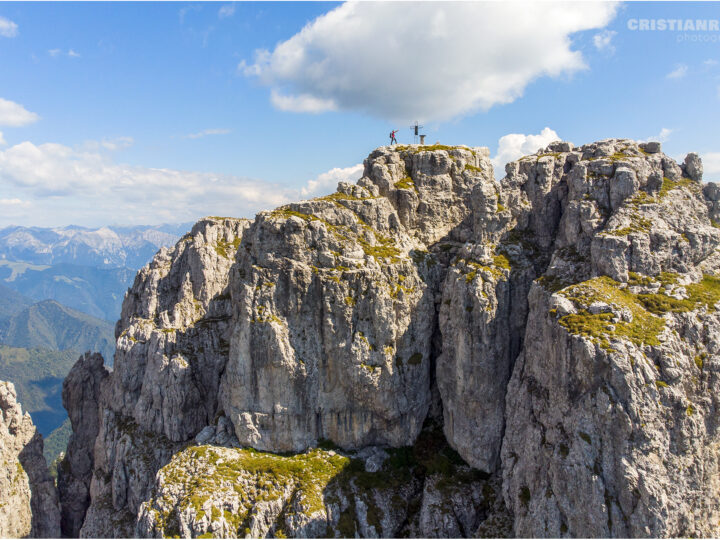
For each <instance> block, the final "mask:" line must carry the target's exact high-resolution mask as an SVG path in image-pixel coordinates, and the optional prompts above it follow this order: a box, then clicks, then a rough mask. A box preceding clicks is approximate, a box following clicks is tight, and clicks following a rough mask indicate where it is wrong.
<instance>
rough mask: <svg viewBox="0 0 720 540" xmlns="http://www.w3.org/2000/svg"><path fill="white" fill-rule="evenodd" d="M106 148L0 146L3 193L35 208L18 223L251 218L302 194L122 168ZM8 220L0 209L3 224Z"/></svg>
mask: <svg viewBox="0 0 720 540" xmlns="http://www.w3.org/2000/svg"><path fill="white" fill-rule="evenodd" d="M100 146H101V147H102V148H104V146H103V145H102V144H101V145H100ZM102 148H101V149H99V150H88V149H87V147H86V146H83V147H81V148H71V147H68V146H64V145H61V144H55V143H47V144H40V145H35V144H33V143H31V142H23V143H20V144H17V145H14V146H11V147H9V148H6V149H0V193H2V194H3V195H4V197H6V198H8V200H12V199H15V198H17V199H19V200H29V201H31V202H32V205H33V208H32V212H30V211H27V212H26V213H25V214H24V215H19V214H18V215H15V217H14V218H13V221H14V222H18V221H24V222H27V223H35V224H37V225H43V224H46V225H52V224H59V223H61V222H65V223H68V222H71V221H72V222H82V223H81V224H103V223H111V222H117V223H129V224H132V223H158V222H163V221H165V222H178V221H189V220H193V219H197V218H198V217H200V216H203V215H228V216H248V217H252V216H253V215H254V214H255V213H256V212H257V211H259V210H262V209H271V208H274V207H276V206H278V205H280V204H284V203H286V202H289V201H290V200H293V199H296V198H297V196H298V191H299V190H297V189H295V190H293V189H290V188H287V187H283V186H279V185H276V184H271V183H268V182H263V181H260V180H253V179H249V178H243V177H238V176H230V175H219V174H212V173H205V172H193V171H179V170H172V169H160V168H148V167H138V166H132V165H125V164H120V163H116V162H114V161H113V160H112V158H111V156H110V155H109V154H108V153H107V152H104V151H103V150H102ZM8 219H9V218H8V217H7V216H5V215H4V214H2V213H1V212H0V221H6V222H7V221H8Z"/></svg>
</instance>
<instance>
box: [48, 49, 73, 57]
mask: <svg viewBox="0 0 720 540" xmlns="http://www.w3.org/2000/svg"><path fill="white" fill-rule="evenodd" d="M48 54H49V55H50V56H52V57H53V58H57V57H58V56H68V57H69V58H80V53H79V52H77V51H75V50H73V49H68V52H66V53H65V52H63V50H62V49H49V50H48Z"/></svg>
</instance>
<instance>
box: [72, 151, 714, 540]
mask: <svg viewBox="0 0 720 540" xmlns="http://www.w3.org/2000/svg"><path fill="white" fill-rule="evenodd" d="M701 177H702V164H701V162H700V160H699V158H698V157H697V156H696V155H694V154H690V155H688V157H687V158H686V159H685V161H684V163H683V164H682V165H680V164H678V163H676V162H675V161H674V160H673V159H671V158H670V157H668V156H665V155H664V154H663V153H662V152H661V148H660V145H659V143H643V144H637V143H635V142H634V141H630V140H625V139H608V140H604V141H599V142H596V143H592V144H587V145H584V146H579V147H576V146H574V145H572V144H571V143H567V142H556V143H552V144H551V145H549V146H548V147H547V148H544V149H542V150H539V151H538V152H537V153H535V154H533V155H530V156H525V157H523V158H521V159H519V160H517V161H515V162H512V163H509V164H508V165H507V166H506V176H505V178H503V179H502V180H501V181H499V182H498V181H496V180H495V179H494V175H493V172H492V167H491V165H490V161H489V154H488V151H487V149H483V148H468V147H445V146H442V145H435V146H432V147H417V146H407V147H400V146H393V147H384V148H380V149H378V150H376V151H374V152H372V153H371V154H370V156H369V157H368V158H367V160H366V161H365V168H364V174H363V177H362V178H361V179H360V180H359V181H358V182H357V184H350V183H345V182H342V183H340V184H339V185H338V190H337V191H336V192H335V193H333V194H331V195H328V196H325V197H319V198H316V199H313V200H310V201H302V202H299V203H293V204H289V205H286V206H283V207H281V208H278V209H276V210H274V211H271V212H261V213H260V214H259V215H258V216H257V217H256V218H255V220H254V221H252V222H250V221H247V220H233V219H229V218H207V219H205V220H203V221H201V222H199V223H198V224H197V225H196V226H195V227H194V228H193V230H192V231H191V232H190V233H189V234H188V235H186V237H184V238H183V239H181V240H180V241H179V242H178V244H177V245H176V246H175V247H174V248H173V249H170V250H166V249H163V250H161V251H160V252H159V253H158V254H157V255H156V257H155V258H154V259H153V261H152V262H151V263H150V264H149V265H148V266H147V267H145V268H143V269H142V270H141V271H140V272H139V274H138V276H137V278H136V281H135V283H134V285H133V287H132V288H131V289H130V290H129V291H128V294H127V296H126V299H125V302H124V305H123V312H122V318H121V320H120V321H119V322H118V325H117V331H116V334H117V344H118V347H117V351H118V352H117V354H116V358H115V366H116V367H115V370H114V371H113V372H112V373H111V374H109V375H108V376H104V375H103V374H102V372H101V371H99V370H98V369H90V368H89V367H87V366H85V367H82V366H80V365H79V366H77V369H74V370H73V373H74V374H75V375H73V374H72V373H71V375H73V377H71V378H70V379H69V380H70V382H68V383H67V384H68V396H69V402H70V403H71V405H70V407H69V410H70V411H71V418H72V417H73V416H75V417H77V418H79V420H78V421H77V422H76V421H75V420H73V428H74V430H75V432H76V434H78V433H83V432H84V433H87V435H85V436H79V437H78V438H77V439H74V441H75V442H74V443H73V444H72V445H71V446H72V452H69V456H68V459H67V460H66V463H73V462H75V461H77V462H78V465H77V466H76V469H77V470H78V471H80V470H82V472H77V473H73V475H70V479H71V480H72V481H73V482H75V483H76V484H74V485H78V486H80V487H78V488H77V490H78V492H80V491H82V490H83V489H84V490H87V489H88V488H87V487H86V486H87V483H85V481H86V479H87V478H88V475H87V471H86V469H87V467H85V468H83V467H81V466H80V465H81V464H80V463H79V462H80V460H81V458H82V460H83V461H82V465H83V466H84V465H87V463H89V462H90V461H91V462H92V475H90V480H89V494H90V505H89V507H88V509H87V513H86V515H85V519H84V521H83V523H82V528H81V529H80V535H81V536H143V537H144V536H155V537H160V536H167V535H177V536H184V537H190V536H192V537H197V536H201V535H214V536H225V537H241V536H244V537H273V536H275V537H279V536H282V535H287V536H294V537H318V536H326V535H327V536H332V537H355V536H358V537H394V536H423V537H457V536H473V535H474V536H508V535H512V534H514V535H517V536H527V537H542V536H560V537H569V536H593V537H595V536H602V537H606V536H613V537H614V536H633V537H635V536H686V535H702V536H716V535H718V534H720V530H718V525H717V523H718V517H720V498H718V496H717V493H718V480H717V479H718V457H717V452H716V449H717V446H718V444H720V443H719V441H718V436H717V432H718V426H717V422H716V418H715V417H716V414H715V411H716V410H717V408H718V404H717V403H716V401H717V399H716V395H719V394H720V392H718V390H720V388H718V387H717V386H718V383H717V380H716V379H717V377H716V376H715V373H716V371H717V369H716V368H717V365H716V364H717V363H718V359H719V358H720V356H719V355H720V338H718V336H720V315H718V311H717V309H718V306H719V304H718V301H719V300H720V280H719V278H718V271H719V270H720V229H718V227H717V222H718V212H720V208H718V202H719V200H720V191H719V190H718V188H717V186H716V185H715V184H706V185H702V184H701V182H700V180H701ZM88 362H90V360H89V359H88V358H86V359H85V363H86V364H87V363H88ZM81 373H82V374H83V377H86V378H87V380H88V381H90V380H92V381H93V382H92V384H90V383H88V384H89V386H88V388H86V389H84V390H83V391H82V392H81V391H80V388H79V387H78V384H77V382H76V381H79V380H85V379H82V378H81V377H79V374H81ZM73 396H74V397H73ZM93 410H96V411H98V412H97V419H95V418H94V417H93V414H92V413H91V412H87V411H93ZM76 424H77V425H76ZM95 432H96V433H97V436H96V437H95V438H94V440H91V439H93V433H95ZM81 439H82V440H84V442H81ZM446 441H447V442H446ZM93 445H94V446H93ZM91 447H92V451H91V450H90V448H91ZM330 448H332V449H330ZM276 452H279V453H276ZM78 482H79V483H78ZM82 492H83V493H84V491H82ZM65 493H69V491H66V492H65ZM66 498H67V495H65V496H64V497H63V499H66ZM80 506H82V505H79V506H72V505H67V503H66V501H65V500H63V509H64V510H65V508H68V509H71V510H72V515H73V516H75V517H72V519H69V521H68V522H70V521H72V523H73V525H72V527H73V530H75V528H76V527H77V525H78V523H79V520H80V519H81V518H79V517H78V516H80V515H81V508H80ZM64 515H65V514H64ZM68 515H70V514H68Z"/></svg>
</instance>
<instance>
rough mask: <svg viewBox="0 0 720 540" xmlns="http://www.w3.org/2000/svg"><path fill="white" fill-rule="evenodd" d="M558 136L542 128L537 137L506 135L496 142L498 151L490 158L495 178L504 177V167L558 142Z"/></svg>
mask: <svg viewBox="0 0 720 540" xmlns="http://www.w3.org/2000/svg"><path fill="white" fill-rule="evenodd" d="M559 140H560V137H559V136H558V134H557V133H556V132H555V131H554V130H552V129H550V128H549V127H546V128H544V129H543V130H542V131H541V132H540V133H538V134H537V135H524V134H522V133H508V134H507V135H503V136H502V137H500V139H499V140H498V150H497V153H496V154H495V157H493V158H492V160H491V161H492V164H493V168H494V169H495V176H496V177H497V178H502V177H503V176H504V175H505V165H506V164H508V163H510V162H511V161H514V160H516V159H519V158H521V157H522V156H526V155H528V154H534V153H535V152H537V151H538V150H539V149H541V148H544V147H546V146H547V145H548V144H550V143H551V142H553V141H559Z"/></svg>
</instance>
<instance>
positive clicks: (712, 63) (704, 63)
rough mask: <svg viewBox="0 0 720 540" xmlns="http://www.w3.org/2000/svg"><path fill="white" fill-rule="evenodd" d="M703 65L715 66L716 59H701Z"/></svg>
mask: <svg viewBox="0 0 720 540" xmlns="http://www.w3.org/2000/svg"><path fill="white" fill-rule="evenodd" d="M703 65H706V66H708V67H711V66H717V65H718V61H717V60H715V59H713V58H708V59H707V60H703Z"/></svg>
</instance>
